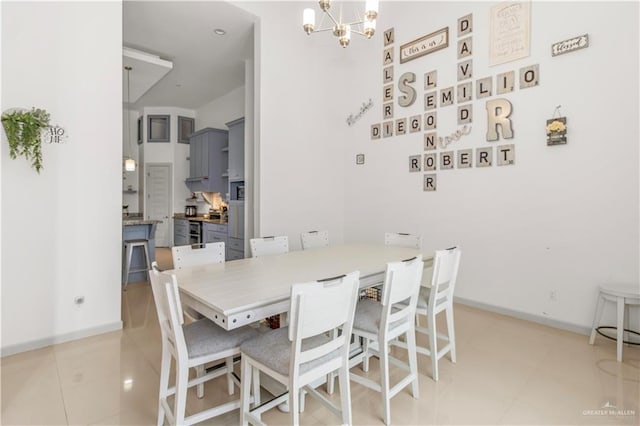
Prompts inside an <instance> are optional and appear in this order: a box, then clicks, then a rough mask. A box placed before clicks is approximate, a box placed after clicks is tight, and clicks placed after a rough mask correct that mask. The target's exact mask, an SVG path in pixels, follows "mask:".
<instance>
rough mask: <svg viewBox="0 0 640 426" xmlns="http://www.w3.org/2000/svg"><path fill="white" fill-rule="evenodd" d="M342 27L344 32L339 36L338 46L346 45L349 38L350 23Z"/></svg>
mask: <svg viewBox="0 0 640 426" xmlns="http://www.w3.org/2000/svg"><path fill="white" fill-rule="evenodd" d="M344 27H345V28H344V34H343V35H342V36H341V37H340V46H342V47H347V46H348V45H349V41H350V40H351V25H349V24H347V25H345V26H344Z"/></svg>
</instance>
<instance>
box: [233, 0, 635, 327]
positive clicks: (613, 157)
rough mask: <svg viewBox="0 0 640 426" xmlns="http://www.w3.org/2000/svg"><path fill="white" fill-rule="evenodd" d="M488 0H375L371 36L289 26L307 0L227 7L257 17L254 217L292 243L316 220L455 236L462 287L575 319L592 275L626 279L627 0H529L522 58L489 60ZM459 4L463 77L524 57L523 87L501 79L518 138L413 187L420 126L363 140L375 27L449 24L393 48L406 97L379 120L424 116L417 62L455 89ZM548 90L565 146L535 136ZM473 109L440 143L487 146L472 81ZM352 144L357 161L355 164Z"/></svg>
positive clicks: (629, 261) (584, 323) (434, 240)
mask: <svg viewBox="0 0 640 426" xmlns="http://www.w3.org/2000/svg"><path fill="white" fill-rule="evenodd" d="M494 4H497V3H496V2H492V3H488V2H383V3H382V4H381V6H380V18H379V21H378V33H377V34H376V36H374V38H373V40H370V41H366V40H364V39H362V38H358V37H354V39H353V40H352V44H351V46H349V47H348V48H347V49H341V48H340V47H338V44H337V40H336V39H335V38H334V37H333V36H331V35H330V34H329V33H319V34H313V35H311V36H309V37H307V36H306V35H305V34H304V33H303V31H302V30H301V28H300V27H301V26H300V25H299V24H298V23H299V22H300V21H301V16H302V10H303V9H304V8H305V7H316V5H315V2H301V3H291V2H284V3H279V2H268V3H267V4H263V3H239V6H240V7H243V8H245V9H247V10H249V11H250V12H252V13H254V14H256V15H257V16H259V17H260V23H259V25H258V30H259V33H258V40H259V41H258V42H257V43H256V46H257V47H256V48H257V49H259V51H258V52H257V57H258V58H259V61H260V65H259V67H260V75H259V77H258V80H257V88H258V89H259V92H258V94H257V96H258V99H259V108H260V117H258V118H257V126H258V129H257V131H258V132H259V136H260V140H259V146H258V147H257V153H258V156H257V157H256V170H259V172H260V176H259V178H258V182H257V183H258V185H257V190H258V191H259V193H258V194H257V197H258V199H259V205H258V207H257V209H256V211H259V212H260V217H259V218H258V223H257V227H258V229H260V232H261V234H263V235H267V234H271V235H273V234H284V235H289V237H290V239H292V241H293V245H294V248H297V247H296V246H295V245H296V244H298V235H299V233H300V231H303V230H305V229H310V228H314V229H321V228H324V229H329V231H330V233H331V240H332V242H335V243H340V242H341V241H343V240H344V241H376V242H381V241H382V238H383V234H384V232H385V231H399V232H414V233H419V234H422V236H423V238H424V242H425V243H424V249H425V252H429V253H430V252H432V251H433V250H434V249H437V248H443V247H449V246H451V245H453V244H458V245H460V246H461V247H462V249H463V252H464V253H463V264H462V267H461V272H460V280H459V284H458V288H457V290H456V293H457V295H458V296H459V297H460V298H462V299H466V300H467V301H471V302H472V303H476V304H484V305H489V306H491V307H494V308H495V309H498V310H503V311H509V312H512V313H514V314H516V315H520V316H524V317H531V318H535V319H538V320H541V321H548V322H550V323H553V324H555V325H560V326H565V327H568V328H573V329H576V330H584V329H585V328H586V327H589V326H590V324H591V320H592V316H593V312H594V308H595V299H596V294H597V290H596V289H597V286H598V284H599V283H602V282H634V283H637V282H638V279H639V272H638V260H639V252H638V242H639V238H638V232H639V230H638V217H639V212H638V154H639V153H638V143H637V141H638V136H639V135H638V126H637V117H638V113H639V110H638V78H637V76H638V29H637V25H636V23H637V16H638V5H637V3H631V2H626V3H616V4H615V5H613V4H612V3H609V2H600V3H596V2H567V3H560V2H537V1H536V2H532V8H531V16H532V29H531V37H532V42H531V54H530V56H529V57H528V58H525V59H521V60H518V61H515V62H511V63H507V64H503V65H499V66H495V67H489V66H488V55H487V51H488V26H487V23H488V22H489V9H490V7H491V6H492V5H494ZM316 8H317V7H316ZM468 13H473V19H474V31H473V33H472V36H473V49H474V53H473V55H472V59H473V66H474V78H473V81H474V82H475V80H476V79H477V78H482V77H488V76H495V75H496V74H498V73H501V72H505V71H508V70H515V71H516V80H517V79H518V70H519V68H520V67H523V66H528V65H533V64H539V65H540V86H539V87H535V88H529V89H523V90H520V89H518V84H517V83H518V81H516V90H515V91H514V92H513V93H510V94H508V95H505V96H504V97H505V98H507V99H509V100H510V101H511V102H512V104H513V107H514V112H513V115H512V118H513V122H514V128H515V138H514V139H511V140H508V141H506V142H505V141H504V140H500V141H499V142H497V143H496V144H503V143H514V144H515V145H516V164H515V165H514V166H505V167H497V166H493V167H490V168H487V169H482V170H480V169H475V168H473V169H470V170H455V169H454V170H449V171H438V172H437V174H438V179H439V182H438V185H439V187H438V191H437V192H435V193H425V192H424V191H423V190H422V175H423V174H422V173H409V172H408V157H409V156H410V155H420V154H423V153H424V151H423V142H422V138H423V136H422V133H419V134H415V135H405V136H401V137H392V138H388V139H384V140H380V141H371V140H370V138H369V132H370V126H371V125H372V124H374V123H380V122H381V121H382V69H383V63H382V58H383V42H382V32H383V31H384V30H385V29H388V28H391V27H394V28H395V35H396V43H395V45H394V46H395V47H396V49H398V48H399V46H400V44H402V43H405V42H408V41H411V40H414V39H416V38H418V37H421V36H423V35H425V34H428V33H430V32H433V31H436V30H438V29H440V28H442V27H445V26H448V27H449V28H450V46H449V48H448V49H445V50H443V51H440V52H438V53H434V54H431V55H427V56H424V57H423V58H420V59H416V60H414V61H411V62H408V63H406V64H403V65H400V64H399V63H398V59H397V51H396V64H395V76H396V78H395V83H396V84H397V77H398V76H399V75H400V74H401V73H402V72H404V71H413V72H415V73H416V74H417V76H418V80H417V84H416V88H417V90H418V100H417V102H416V103H415V104H414V105H413V106H412V108H406V110H407V112H403V111H400V110H401V109H402V108H401V107H399V106H398V105H397V104H396V106H395V108H396V114H395V116H394V118H400V117H408V116H410V115H414V114H423V113H424V110H423V108H424V107H423V95H424V91H423V89H422V86H421V85H422V83H423V73H425V72H427V71H430V70H432V69H438V71H439V74H438V75H439V86H438V88H444V87H448V86H455V85H457V80H456V65H457V63H458V60H457V59H456V47H455V46H456V45H457V40H458V37H457V34H456V31H455V29H456V24H457V19H458V18H460V17H462V16H464V15H466V14H468ZM425 17H428V18H427V19H425ZM318 19H319V18H318ZM284 23H287V25H284ZM290 23H291V24H290ZM584 33H588V34H589V37H590V43H591V46H590V47H589V48H587V49H585V50H582V51H578V52H573V53H569V54H566V55H562V56H559V57H557V58H551V56H550V48H551V44H552V43H554V42H557V41H561V40H564V39H567V38H570V37H572V36H576V35H580V34H584ZM620 40H625V46H626V47H625V48H624V49H619V48H616V46H618V45H619V42H620ZM474 89H475V84H474ZM396 93H398V92H397V88H396ZM369 98H371V99H372V100H373V101H374V108H373V109H372V110H371V111H369V112H368V113H367V114H365V116H364V117H363V118H362V119H361V120H360V121H358V122H357V123H356V124H355V125H354V126H352V127H348V126H347V125H346V123H345V119H346V117H347V116H348V115H349V114H351V113H357V112H358V109H359V108H360V105H361V104H362V103H363V102H366V101H367V100H368V99H369ZM495 98H497V96H493V97H491V98H489V99H495ZM559 104H560V105H562V113H563V114H564V115H566V116H567V117H568V127H569V133H568V138H569V143H568V145H566V146H555V147H548V146H547V145H546V136H545V124H546V120H547V119H548V118H550V117H551V116H552V114H553V112H554V108H555V107H556V105H559ZM473 105H474V122H473V129H472V133H471V135H469V136H467V137H465V138H463V139H462V140H460V141H459V142H457V145H455V146H454V147H452V148H451V149H453V150H457V149H461V148H477V147H483V146H489V143H488V142H486V141H485V132H486V123H485V120H486V115H485V100H475V94H474V101H473ZM448 108H450V111H449V110H446V109H442V108H439V111H440V113H439V114H440V118H439V122H440V124H441V128H442V129H443V130H442V133H444V134H449V133H451V132H453V131H455V130H456V129H457V125H456V122H455V118H454V117H455V112H454V111H455V110H456V109H457V107H456V106H455V104H454V106H450V107H448ZM359 153H364V154H365V155H366V164H365V165H363V166H356V165H355V155H356V154H359ZM551 291H554V292H555V293H556V295H557V301H551V300H549V299H550V298H549V296H550V292H551ZM635 318H636V320H637V316H636V317H635Z"/></svg>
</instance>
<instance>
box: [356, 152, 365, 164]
mask: <svg viewBox="0 0 640 426" xmlns="http://www.w3.org/2000/svg"><path fill="white" fill-rule="evenodd" d="M356 164H358V165H361V164H364V154H356Z"/></svg>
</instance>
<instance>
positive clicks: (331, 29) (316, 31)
mask: <svg viewBox="0 0 640 426" xmlns="http://www.w3.org/2000/svg"><path fill="white" fill-rule="evenodd" d="M323 31H333V27H332V28H321V29H318V30H313V32H314V33H321V32H323Z"/></svg>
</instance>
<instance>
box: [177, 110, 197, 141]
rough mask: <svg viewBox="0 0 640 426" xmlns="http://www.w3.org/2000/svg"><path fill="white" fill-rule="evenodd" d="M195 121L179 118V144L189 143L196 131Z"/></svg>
mask: <svg viewBox="0 0 640 426" xmlns="http://www.w3.org/2000/svg"><path fill="white" fill-rule="evenodd" d="M195 123H196V121H195V119H193V118H190V117H181V116H178V143H189V136H191V134H192V133H193V132H194V130H195Z"/></svg>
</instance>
